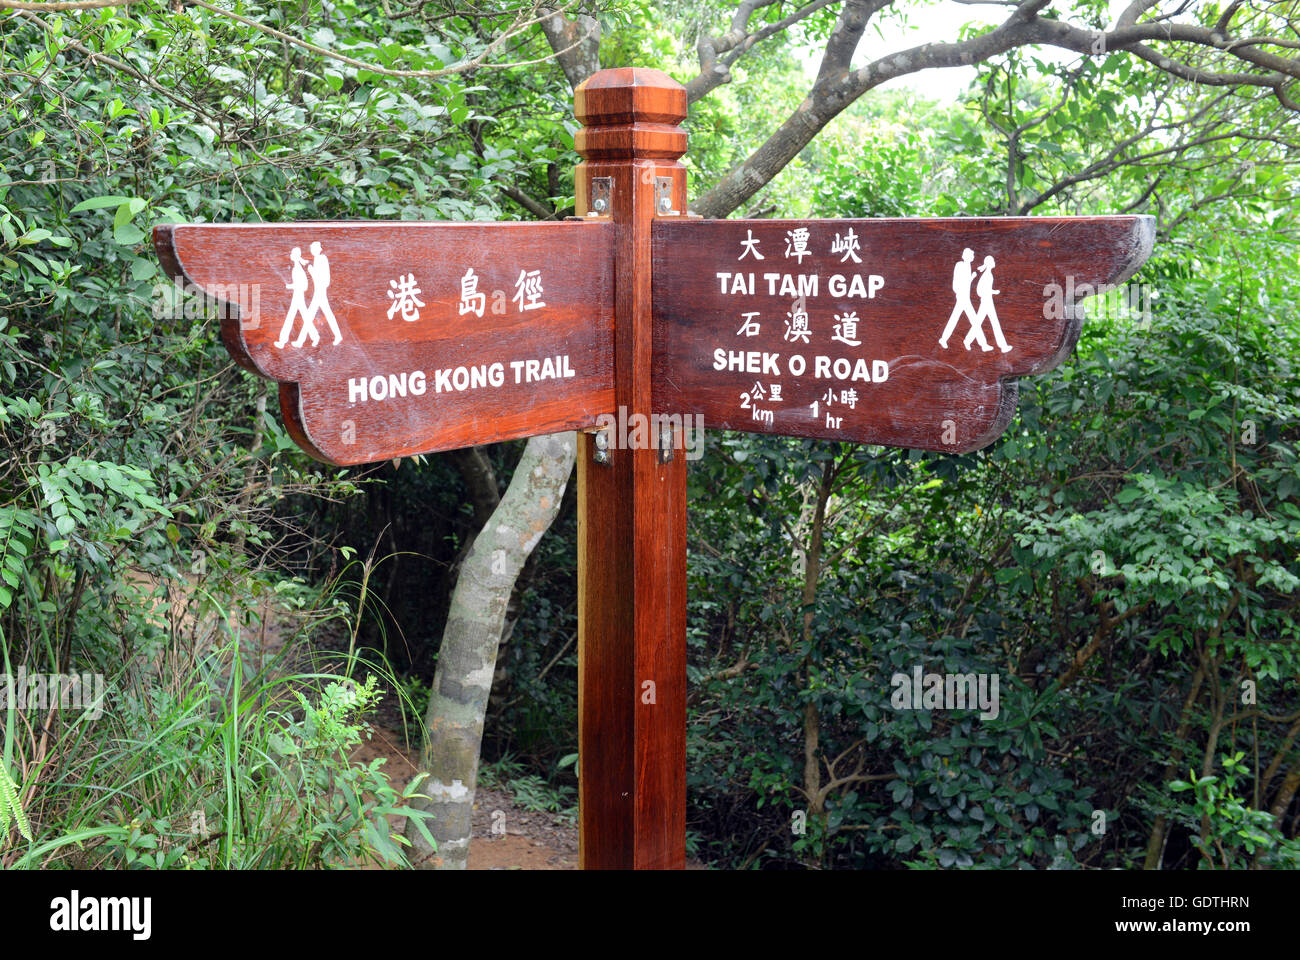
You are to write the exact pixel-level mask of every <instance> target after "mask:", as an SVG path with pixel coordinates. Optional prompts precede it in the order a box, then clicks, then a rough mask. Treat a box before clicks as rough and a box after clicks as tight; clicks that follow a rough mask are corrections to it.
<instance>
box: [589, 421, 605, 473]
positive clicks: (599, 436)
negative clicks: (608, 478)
mask: <svg viewBox="0 0 1300 960" xmlns="http://www.w3.org/2000/svg"><path fill="white" fill-rule="evenodd" d="M592 443H593V444H594V446H595V449H594V450H592V452H591V459H592V462H593V463H600V464H604V465H605V466H609V430H607V429H606V430H597V431H596V432H595V433H594V434H593V435H592Z"/></svg>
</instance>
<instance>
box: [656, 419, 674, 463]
mask: <svg viewBox="0 0 1300 960" xmlns="http://www.w3.org/2000/svg"><path fill="white" fill-rule="evenodd" d="M672 458H673V428H672V427H671V426H669V425H665V426H663V427H660V429H659V462H660V463H668V462H669V461H670V460H672Z"/></svg>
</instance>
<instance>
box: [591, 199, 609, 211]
mask: <svg viewBox="0 0 1300 960" xmlns="http://www.w3.org/2000/svg"><path fill="white" fill-rule="evenodd" d="M607 206H609V204H608V203H606V202H605V198H604V197H597V198H596V199H595V200H593V201H592V202H591V209H592V210H594V211H596V212H597V213H604V212H605V208H606V207H607Z"/></svg>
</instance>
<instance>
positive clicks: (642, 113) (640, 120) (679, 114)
mask: <svg viewBox="0 0 1300 960" xmlns="http://www.w3.org/2000/svg"><path fill="white" fill-rule="evenodd" d="M573 115H574V116H575V117H577V119H578V122H579V123H581V124H582V129H580V130H579V131H578V132H577V134H576V135H575V136H574V138H573V142H574V146H575V147H576V148H577V151H578V153H579V154H580V155H581V156H582V157H583V158H584V159H587V160H630V159H650V160H676V159H677V158H678V157H680V156H681V155H682V154H683V153H685V152H686V131H685V130H683V129H681V127H679V126H678V124H679V123H681V122H682V121H683V120H685V119H686V88H685V87H683V86H682V85H681V84H680V83H678V82H677V81H676V80H674V79H673V78H672V77H670V76H668V74H666V73H664V72H663V71H662V70H649V69H645V68H641V67H620V68H618V69H615V70H601V71H600V72H599V73H594V74H592V75H591V76H590V77H588V78H587V79H586V80H585V81H584V82H583V83H582V84H581V85H580V86H579V87H578V89H577V90H576V91H575V92H574V95H573Z"/></svg>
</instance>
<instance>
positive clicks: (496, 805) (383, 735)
mask: <svg viewBox="0 0 1300 960" xmlns="http://www.w3.org/2000/svg"><path fill="white" fill-rule="evenodd" d="M404 741H405V738H404V737H403V736H402V734H401V732H400V731H394V730H390V729H387V728H384V727H376V728H375V735H374V737H373V739H371V740H370V741H368V742H366V743H363V744H362V745H361V746H360V747H358V748H357V750H356V752H355V753H354V754H353V757H354V758H355V759H357V760H363V761H365V762H369V761H370V760H373V759H374V758H375V757H384V758H386V759H387V760H388V762H387V763H386V764H384V770H385V771H386V772H387V773H388V775H389V777H391V778H392V780H393V782H394V783H395V784H401V785H403V786H405V785H406V784H407V783H409V782H410V781H411V778H412V777H414V776H415V774H416V766H415V763H414V760H415V758H416V755H417V753H418V750H413V749H408V748H407V746H406V744H405V742H404ZM404 826H405V822H404V821H399V823H398V824H397V827H398V829H399V830H400V829H402V828H403V827H404ZM471 829H472V838H471V840H470V844H469V869H471V870H576V869H578V828H577V827H576V826H574V825H572V824H569V823H567V822H565V821H564V820H563V819H561V818H559V817H555V816H552V815H551V814H548V813H534V812H532V811H529V810H525V809H523V808H522V807H520V806H519V805H518V804H516V803H515V801H514V798H513V797H512V796H511V795H510V794H508V793H504V792H502V791H500V790H491V789H488V788H486V787H479V789H478V791H477V793H476V795H475V798H474V815H473V818H472V820H471Z"/></svg>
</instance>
